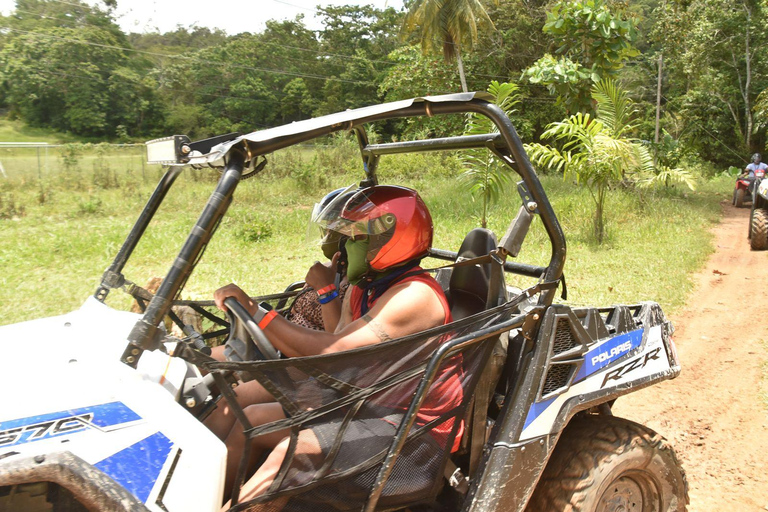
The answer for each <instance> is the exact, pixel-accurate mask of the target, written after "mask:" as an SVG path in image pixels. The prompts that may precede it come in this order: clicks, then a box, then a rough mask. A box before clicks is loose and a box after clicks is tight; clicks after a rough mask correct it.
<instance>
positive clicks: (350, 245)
mask: <svg viewBox="0 0 768 512" xmlns="http://www.w3.org/2000/svg"><path fill="white" fill-rule="evenodd" d="M368 243H369V242H368V239H367V238H366V239H365V240H357V241H355V240H347V243H346V244H345V245H344V247H346V249H347V279H349V283H350V284H351V285H353V286H354V285H356V284H357V283H359V282H360V280H361V279H362V278H363V276H364V275H365V274H366V273H367V272H368V260H367V256H368Z"/></svg>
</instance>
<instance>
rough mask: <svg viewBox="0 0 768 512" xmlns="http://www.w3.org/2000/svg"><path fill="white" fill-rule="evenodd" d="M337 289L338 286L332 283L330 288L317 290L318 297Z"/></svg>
mask: <svg viewBox="0 0 768 512" xmlns="http://www.w3.org/2000/svg"><path fill="white" fill-rule="evenodd" d="M335 289H336V285H335V284H333V283H331V284H329V285H328V286H326V287H325V288H320V289H319V290H317V294H318V295H325V294H326V293H329V292H332V291H334V290H335Z"/></svg>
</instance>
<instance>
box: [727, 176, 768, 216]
mask: <svg viewBox="0 0 768 512" xmlns="http://www.w3.org/2000/svg"><path fill="white" fill-rule="evenodd" d="M764 177H765V169H757V170H755V171H754V178H750V177H749V173H748V172H744V173H742V174H740V175H739V176H738V177H737V178H736V185H735V186H734V188H733V200H732V204H733V206H735V207H736V208H741V207H743V206H744V203H745V202H750V203H753V202H754V200H753V197H752V196H753V192H754V190H756V187H757V183H758V182H759V180H762V179H763V178H764Z"/></svg>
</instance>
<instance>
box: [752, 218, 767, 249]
mask: <svg viewBox="0 0 768 512" xmlns="http://www.w3.org/2000/svg"><path fill="white" fill-rule="evenodd" d="M751 228H752V231H751V234H752V236H751V237H750V239H749V246H750V247H751V248H752V250H753V251H762V250H764V249H766V247H768V210H766V209H765V208H758V209H756V210H755V211H754V214H753V215H752V226H751Z"/></svg>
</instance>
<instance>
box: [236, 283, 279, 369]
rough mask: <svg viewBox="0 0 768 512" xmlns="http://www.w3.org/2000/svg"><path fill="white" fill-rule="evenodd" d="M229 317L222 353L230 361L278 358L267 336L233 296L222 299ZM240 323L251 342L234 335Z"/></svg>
mask: <svg viewBox="0 0 768 512" xmlns="http://www.w3.org/2000/svg"><path fill="white" fill-rule="evenodd" d="M224 304H225V305H226V306H227V316H228V317H229V325H230V327H229V337H228V338H227V341H226V343H225V344H224V345H225V348H224V354H225V356H226V357H227V359H228V360H230V361H254V360H264V359H279V358H280V353H279V352H278V351H277V350H275V347H274V346H273V345H272V343H271V342H270V341H269V339H268V338H267V335H266V334H264V331H262V330H261V329H260V328H259V326H258V325H257V324H256V321H255V320H254V319H253V317H252V316H251V314H250V313H248V310H247V309H245V306H243V305H242V304H240V303H239V302H238V301H237V299H235V298H234V297H227V298H226V299H224ZM238 325H242V326H243V327H244V328H245V330H246V332H247V333H248V334H249V335H250V337H251V340H250V341H252V343H249V342H248V340H240V339H238V337H237V335H236V331H237V329H236V327H237V326H238Z"/></svg>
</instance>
